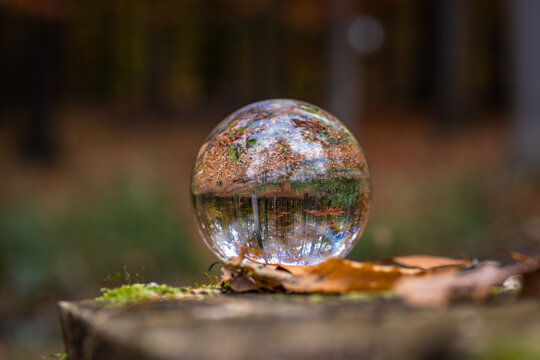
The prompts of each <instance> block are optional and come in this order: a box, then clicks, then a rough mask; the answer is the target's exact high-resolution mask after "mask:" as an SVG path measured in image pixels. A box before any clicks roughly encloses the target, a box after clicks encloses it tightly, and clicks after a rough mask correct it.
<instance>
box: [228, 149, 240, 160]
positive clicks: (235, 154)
mask: <svg viewBox="0 0 540 360" xmlns="http://www.w3.org/2000/svg"><path fill="white" fill-rule="evenodd" d="M229 157H230V158H231V160H232V161H233V162H234V163H237V162H238V160H240V157H239V156H238V151H236V149H235V147H234V146H233V145H229Z"/></svg>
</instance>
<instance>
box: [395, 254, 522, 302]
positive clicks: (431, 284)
mask: <svg viewBox="0 0 540 360" xmlns="http://www.w3.org/2000/svg"><path fill="white" fill-rule="evenodd" d="M528 268H529V267H528V266H525V265H522V264H518V265H513V266H508V267H501V266H499V265H496V264H493V263H486V264H482V265H480V266H478V267H477V268H475V269H474V270H470V271H467V272H462V273H458V272H457V269H454V270H453V271H447V272H444V273H438V274H437V273H435V274H428V275H426V276H422V277H415V278H412V277H409V278H403V279H401V280H400V281H398V282H396V284H395V286H394V292H395V293H396V295H398V296H400V297H401V298H402V299H403V300H405V302H407V303H408V304H409V305H412V306H419V307H444V306H447V305H448V304H449V302H450V301H451V299H452V298H453V297H454V296H456V295H468V296H471V297H472V298H473V299H475V300H476V301H484V300H486V299H487V298H488V296H489V295H490V294H491V289H492V287H493V286H497V285H501V284H502V283H503V282H504V281H505V280H506V279H508V278H509V277H510V276H512V275H519V274H522V273H523V272H524V271H526V269H528Z"/></svg>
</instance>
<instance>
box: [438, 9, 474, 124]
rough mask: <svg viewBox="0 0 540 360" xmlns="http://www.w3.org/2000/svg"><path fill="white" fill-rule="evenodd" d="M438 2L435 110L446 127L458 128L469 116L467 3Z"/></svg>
mask: <svg viewBox="0 0 540 360" xmlns="http://www.w3.org/2000/svg"><path fill="white" fill-rule="evenodd" d="M436 4H437V5H438V9H437V14H436V16H437V18H438V19H439V25H438V26H439V28H438V34H439V38H438V41H437V43H438V47H439V49H438V51H437V53H438V56H437V58H438V59H437V65H436V68H438V71H437V72H436V82H437V84H436V88H437V105H436V107H437V108H436V113H437V117H438V118H439V120H440V121H441V125H442V126H443V127H444V128H446V129H448V128H456V127H459V126H460V125H462V124H463V123H464V122H465V121H466V117H467V116H468V114H467V113H468V111H467V105H468V104H467V100H468V99H467V95H468V94H467V90H468V89H467V86H466V85H467V84H466V78H465V76H466V68H465V67H466V54H467V48H466V43H467V30H468V29H467V21H466V20H467V6H468V4H467V2H466V1H464V0H440V1H437V2H436Z"/></svg>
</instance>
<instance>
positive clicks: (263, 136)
mask: <svg viewBox="0 0 540 360" xmlns="http://www.w3.org/2000/svg"><path fill="white" fill-rule="evenodd" d="M191 199H192V206H193V212H194V215H195V218H196V222H197V224H198V227H199V231H200V233H201V235H202V237H203V239H204V241H205V242H206V244H207V245H208V247H209V248H210V249H211V250H212V251H213V252H214V253H215V254H216V255H217V256H218V257H219V258H220V259H221V260H224V261H229V260H232V259H237V258H240V259H242V261H243V262H250V261H252V262H259V263H266V264H282V265H313V264H318V263H321V262H323V261H325V260H327V259H329V258H332V257H345V256H346V255H347V254H348V253H349V251H350V250H351V249H352V248H353V247H354V245H355V244H356V242H357V241H358V239H359V237H360V236H361V234H362V232H363V231H364V227H365V225H366V222H367V219H368V215H369V208H370V204H371V185H370V174H369V169H368V165H367V162H366V158H365V155H364V153H363V151H362V149H361V148H360V146H359V145H358V142H357V141H356V139H355V138H354V136H353V135H352V134H351V133H350V131H349V130H348V129H347V128H346V127H345V126H344V125H343V124H342V123H341V122H340V121H339V120H338V119H336V118H335V117H334V116H332V115H331V114H329V113H328V112H326V111H324V110H323V109H321V108H319V107H317V106H314V105H311V104H308V103H305V102H302V101H296V100H287V99H274V100H266V101H261V102H257V103H253V104H250V105H247V106H245V107H243V108H241V109H239V110H237V111H236V112H234V113H232V114H231V115H229V116H228V117H226V118H225V119H224V120H223V121H222V122H221V123H220V124H219V125H217V127H216V128H215V129H214V130H213V131H212V132H211V133H210V135H209V136H208V137H207V139H206V140H205V142H204V144H203V145H202V147H201V149H200V150H199V153H198V155H197V159H196V161H195V165H194V167H193V173H192V177H191Z"/></svg>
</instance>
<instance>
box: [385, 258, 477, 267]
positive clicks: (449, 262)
mask: <svg viewBox="0 0 540 360" xmlns="http://www.w3.org/2000/svg"><path fill="white" fill-rule="evenodd" d="M380 263H382V264H397V265H400V266H405V267H408V268H416V269H423V270H433V269H437V268H443V267H456V268H466V267H469V266H471V262H470V261H469V260H468V259H453V258H448V257H442V256H429V255H408V256H394V257H391V258H386V259H383V260H381V261H380Z"/></svg>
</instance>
